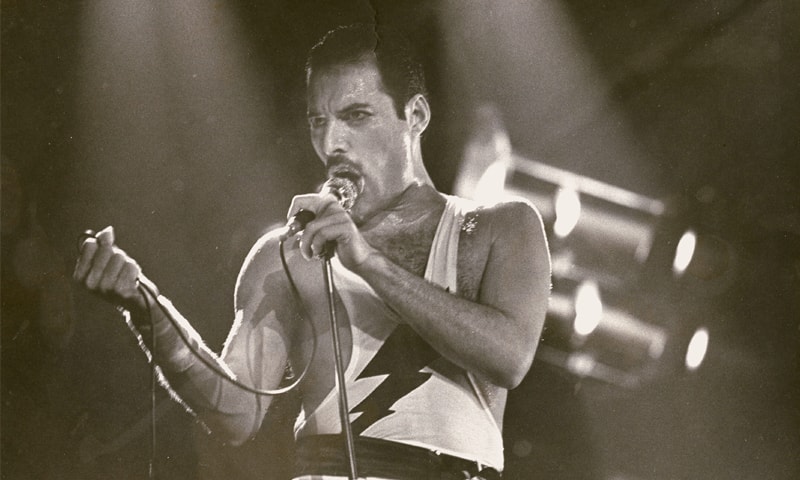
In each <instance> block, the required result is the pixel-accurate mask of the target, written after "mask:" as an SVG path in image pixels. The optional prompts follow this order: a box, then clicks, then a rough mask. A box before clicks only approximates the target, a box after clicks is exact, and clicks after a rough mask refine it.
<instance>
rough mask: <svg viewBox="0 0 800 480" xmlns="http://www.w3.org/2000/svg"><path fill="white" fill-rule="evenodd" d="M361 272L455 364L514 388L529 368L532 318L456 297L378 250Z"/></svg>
mask: <svg viewBox="0 0 800 480" xmlns="http://www.w3.org/2000/svg"><path fill="white" fill-rule="evenodd" d="M357 273H358V274H359V275H361V276H362V278H364V279H365V280H366V281H367V282H368V283H369V284H370V285H371V286H372V288H373V289H375V291H376V292H377V293H378V294H379V295H380V296H381V298H383V299H384V301H386V302H387V303H388V304H389V306H390V307H391V308H393V309H394V310H395V311H396V312H397V313H398V314H399V315H400V316H401V318H402V319H403V320H404V321H405V322H407V323H408V324H409V325H410V326H411V327H412V328H413V329H414V330H415V331H416V332H417V333H418V334H419V335H420V336H422V338H424V339H425V340H426V341H427V342H428V343H429V344H430V345H431V346H432V347H433V348H434V349H436V350H437V351H438V352H439V353H441V354H442V356H444V357H445V358H447V359H448V360H450V361H452V362H453V363H455V364H457V365H459V366H461V367H462V368H464V369H466V370H468V371H470V372H473V373H476V374H479V375H481V376H483V377H485V378H486V379H488V380H489V381H491V382H492V383H495V384H496V385H499V386H502V387H505V388H513V387H515V386H516V385H517V384H518V383H519V381H521V379H522V377H523V376H524V375H525V373H526V372H527V370H528V368H529V366H530V363H531V361H532V358H533V352H534V349H535V339H534V337H535V336H536V332H535V331H534V330H533V328H531V325H530V324H529V322H524V321H521V320H520V319H516V318H513V317H512V316H510V315H507V314H506V313H504V312H502V311H500V310H499V309H497V308H494V307H492V306H488V305H481V304H479V303H476V302H473V301H470V300H467V299H464V298H461V297H458V296H456V295H453V294H451V293H449V292H447V291H445V290H444V289H442V288H439V287H437V286H434V285H432V284H430V283H428V282H427V281H425V280H424V279H422V278H420V277H418V276H416V275H413V274H411V273H409V272H408V271H406V270H405V269H403V268H401V267H400V266H398V265H396V264H394V263H393V262H391V261H390V260H389V259H387V258H386V257H385V256H383V255H382V254H380V253H377V252H376V253H373V254H371V255H370V256H369V257H368V258H367V260H365V261H364V262H363V263H362V264H361V265H359V267H358V272H357ZM531 344H533V345H531Z"/></svg>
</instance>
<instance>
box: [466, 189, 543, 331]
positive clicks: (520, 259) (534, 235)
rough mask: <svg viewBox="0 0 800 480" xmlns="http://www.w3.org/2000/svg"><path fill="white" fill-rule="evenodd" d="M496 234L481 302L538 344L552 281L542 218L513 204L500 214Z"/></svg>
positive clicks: (485, 274) (481, 293) (483, 284)
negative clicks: (499, 312)
mask: <svg viewBox="0 0 800 480" xmlns="http://www.w3.org/2000/svg"><path fill="white" fill-rule="evenodd" d="M493 232H494V234H493V240H492V244H491V247H490V251H489V255H488V260H487V264H486V268H485V271H484V276H483V280H482V282H481V289H480V294H479V301H480V303H482V304H485V305H489V306H492V307H494V308H496V309H497V310H499V311H501V312H503V314H505V315H506V316H507V317H509V319H510V320H511V321H512V322H513V323H512V324H513V325H514V326H516V327H517V328H519V329H520V334H527V335H530V336H531V337H532V338H531V339H530V340H531V341H534V342H536V341H537V340H538V337H539V335H540V334H541V329H542V326H543V324H544V317H545V314H546V313H547V301H548V296H549V294H550V282H551V279H550V254H549V251H548V248H547V240H546V237H545V233H544V228H543V226H542V221H541V218H540V217H539V214H538V213H537V212H536V210H535V209H533V207H532V206H530V205H528V204H524V203H517V204H513V205H511V206H509V207H507V208H506V210H505V211H502V212H497V216H496V218H495V220H494V222H493ZM527 335H526V336H527Z"/></svg>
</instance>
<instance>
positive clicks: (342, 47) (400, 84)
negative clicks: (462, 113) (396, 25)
mask: <svg viewBox="0 0 800 480" xmlns="http://www.w3.org/2000/svg"><path fill="white" fill-rule="evenodd" d="M367 59H373V60H375V64H376V65H377V68H378V73H380V76H381V81H382V82H383V87H384V89H385V90H386V93H387V94H389V96H390V97H392V102H393V103H394V108H395V110H396V111H397V115H398V116H399V117H400V118H405V105H406V103H407V102H408V101H409V100H410V99H411V98H412V97H413V96H414V95H417V94H422V95H425V96H427V95H428V92H427V90H426V88H425V74H424V72H423V70H422V65H421V64H420V63H419V61H418V60H417V59H416V58H415V56H414V54H413V52H412V49H411V45H410V44H409V42H408V40H407V39H406V38H405V37H404V36H403V35H401V34H400V33H399V32H397V31H394V30H392V29H390V28H387V27H385V26H377V25H374V24H366V23H357V24H353V25H347V26H342V27H338V28H335V29H333V30H331V31H330V32H328V33H327V34H325V36H324V37H322V40H320V41H319V43H317V44H316V45H314V47H313V48H312V49H311V51H310V52H309V55H308V60H307V61H306V86H308V85H309V84H310V83H311V76H312V75H313V73H314V72H317V71H321V70H324V69H326V68H330V67H333V66H336V65H343V64H348V63H358V62H360V61H364V60H367Z"/></svg>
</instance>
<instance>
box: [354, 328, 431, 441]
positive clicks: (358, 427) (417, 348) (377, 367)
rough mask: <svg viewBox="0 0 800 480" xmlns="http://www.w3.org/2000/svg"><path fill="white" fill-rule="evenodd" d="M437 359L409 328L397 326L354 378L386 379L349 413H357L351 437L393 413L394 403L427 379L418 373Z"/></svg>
mask: <svg viewBox="0 0 800 480" xmlns="http://www.w3.org/2000/svg"><path fill="white" fill-rule="evenodd" d="M440 356H441V355H440V354H439V353H438V352H436V350H434V349H433V348H432V347H431V346H430V345H428V343H427V342H425V340H423V339H422V338H421V337H420V336H419V335H417V333H416V332H415V331H414V330H413V329H412V328H411V327H409V326H408V325H398V326H397V328H395V330H394V331H393V332H392V333H391V335H389V337H388V338H387V339H386V341H385V342H384V344H383V345H382V346H381V348H380V349H379V350H378V353H376V354H375V356H374V357H373V358H372V360H371V361H370V362H369V363H368V364H367V366H366V367H365V368H364V371H362V372H361V374H360V375H359V376H358V378H357V380H360V379H362V378H368V377H374V376H377V375H388V376H387V377H386V379H385V380H384V381H383V382H382V383H381V384H380V385H378V387H377V388H376V389H375V390H374V391H373V392H372V393H370V394H369V395H368V396H367V398H365V399H364V400H363V401H362V402H361V403H359V404H358V405H356V406H355V407H353V408H352V409H351V413H359V412H360V413H361V416H359V417H358V418H357V419H356V420H354V421H353V422H352V428H353V433H354V434H355V435H360V434H361V432H363V431H364V430H366V429H367V428H369V427H370V426H371V425H373V424H374V423H375V422H377V421H378V420H380V419H382V418H384V417H386V416H388V415H391V414H392V413H394V410H392V409H391V406H392V405H394V404H395V402H397V401H398V400H400V399H401V398H403V397H404V396H406V395H408V394H409V393H410V392H412V391H414V390H416V389H417V388H419V386H420V385H422V384H423V383H425V382H426V381H427V380H428V379H429V378H430V377H431V374H430V373H421V372H420V370H422V369H423V368H424V367H426V366H427V365H429V364H430V363H431V362H432V361H434V360H436V359H437V358H439V357H440Z"/></svg>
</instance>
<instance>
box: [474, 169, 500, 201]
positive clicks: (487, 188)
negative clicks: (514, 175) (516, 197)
mask: <svg viewBox="0 0 800 480" xmlns="http://www.w3.org/2000/svg"><path fill="white" fill-rule="evenodd" d="M506 169H507V168H506V164H505V162H502V161H499V162H494V163H493V164H491V165H489V168H487V169H486V171H485V172H483V175H481V178H480V180H478V183H477V185H476V186H475V193H474V194H473V195H472V196H473V198H474V199H475V200H477V201H479V202H481V203H485V204H489V205H491V204H494V203H497V202H499V201H501V200H502V199H503V198H505V192H504V190H505V184H506Z"/></svg>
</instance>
